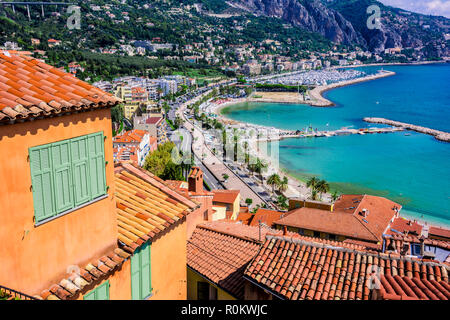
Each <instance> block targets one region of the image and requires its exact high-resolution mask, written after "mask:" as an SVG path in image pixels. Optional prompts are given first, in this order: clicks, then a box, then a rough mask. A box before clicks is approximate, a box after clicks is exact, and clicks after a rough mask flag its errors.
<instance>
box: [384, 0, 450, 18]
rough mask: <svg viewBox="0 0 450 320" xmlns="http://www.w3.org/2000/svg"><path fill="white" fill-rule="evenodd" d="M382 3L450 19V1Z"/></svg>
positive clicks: (420, 0)
mask: <svg viewBox="0 0 450 320" xmlns="http://www.w3.org/2000/svg"><path fill="white" fill-rule="evenodd" d="M379 1H380V2H382V3H384V4H386V5H389V6H392V7H397V8H402V9H406V10H409V11H413V12H417V13H423V14H431V15H436V16H444V17H447V18H450V0H379Z"/></svg>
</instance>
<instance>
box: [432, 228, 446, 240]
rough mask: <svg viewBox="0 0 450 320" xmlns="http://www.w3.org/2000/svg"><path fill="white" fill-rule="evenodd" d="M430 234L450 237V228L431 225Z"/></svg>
mask: <svg viewBox="0 0 450 320" xmlns="http://www.w3.org/2000/svg"><path fill="white" fill-rule="evenodd" d="M428 233H429V235H431V236H438V237H442V238H447V239H450V230H449V229H444V228H440V227H430V230H429V232H428Z"/></svg>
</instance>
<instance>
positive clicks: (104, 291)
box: [83, 280, 109, 300]
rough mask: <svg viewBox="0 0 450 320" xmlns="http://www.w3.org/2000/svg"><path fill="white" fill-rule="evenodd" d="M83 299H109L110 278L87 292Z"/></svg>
mask: <svg viewBox="0 0 450 320" xmlns="http://www.w3.org/2000/svg"><path fill="white" fill-rule="evenodd" d="M83 300H109V280H108V281H105V282H103V283H102V284H101V285H99V286H98V287H97V288H95V289H93V290H91V291H90V292H88V293H87V294H85V295H84V297H83Z"/></svg>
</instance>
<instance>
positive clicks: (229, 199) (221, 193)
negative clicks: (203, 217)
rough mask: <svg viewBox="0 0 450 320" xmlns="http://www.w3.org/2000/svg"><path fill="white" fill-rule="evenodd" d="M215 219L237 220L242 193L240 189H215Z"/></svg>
mask: <svg viewBox="0 0 450 320" xmlns="http://www.w3.org/2000/svg"><path fill="white" fill-rule="evenodd" d="M212 192H213V193H214V198H213V209H214V210H215V213H214V214H213V220H221V219H231V220H236V219H237V217H238V215H239V209H240V202H241V193H240V191H239V190H213V191H212Z"/></svg>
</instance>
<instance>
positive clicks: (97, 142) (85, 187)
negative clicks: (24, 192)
mask: <svg viewBox="0 0 450 320" xmlns="http://www.w3.org/2000/svg"><path fill="white" fill-rule="evenodd" d="M29 156H30V169H31V183H32V190H33V202H34V216H35V222H36V223H42V222H45V221H46V220H47V219H50V218H53V217H55V216H58V215H61V214H63V213H65V212H68V211H70V210H73V209H76V208H77V207H80V206H82V205H85V204H86V203H89V202H91V201H94V200H95V199H97V198H99V197H101V196H104V195H105V194H106V173H105V151H104V136H103V132H97V133H93V134H90V135H86V136H81V137H77V138H73V139H68V140H63V141H58V142H55V143H50V144H46V145H41V146H37V147H32V148H30V149H29Z"/></svg>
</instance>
